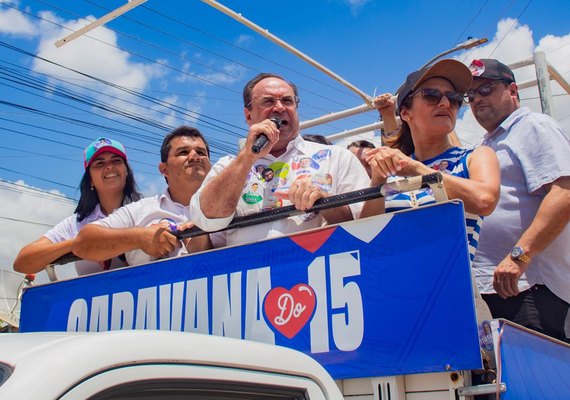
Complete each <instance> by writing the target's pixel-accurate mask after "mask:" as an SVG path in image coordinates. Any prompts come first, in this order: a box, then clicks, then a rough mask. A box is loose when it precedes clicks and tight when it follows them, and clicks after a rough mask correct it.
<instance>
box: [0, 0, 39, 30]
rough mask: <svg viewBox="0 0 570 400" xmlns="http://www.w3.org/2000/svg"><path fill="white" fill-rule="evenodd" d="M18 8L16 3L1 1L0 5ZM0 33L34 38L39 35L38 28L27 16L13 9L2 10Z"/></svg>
mask: <svg viewBox="0 0 570 400" xmlns="http://www.w3.org/2000/svg"><path fill="white" fill-rule="evenodd" d="M2 3H4V4H11V5H14V6H17V5H18V3H17V2H15V1H0V4H2ZM0 33H4V34H8V35H14V36H24V37H33V36H35V35H37V27H36V26H35V24H34V23H33V22H32V21H31V20H30V18H28V17H27V16H26V15H25V14H23V13H22V12H20V11H19V10H15V9H13V8H4V7H2V8H0Z"/></svg>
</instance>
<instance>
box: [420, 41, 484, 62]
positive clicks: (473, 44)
mask: <svg viewBox="0 0 570 400" xmlns="http://www.w3.org/2000/svg"><path fill="white" fill-rule="evenodd" d="M488 41H489V40H488V39H487V38H486V37H484V38H481V39H477V38H471V39H468V40H466V41H465V42H463V43H459V44H458V45H457V46H455V47H454V48H453V49H449V50H446V51H444V52H443V53H439V54H438V55H437V56H435V57H433V58H432V59H431V60H429V61H428V62H427V63H425V64H424V65H422V66H421V67H420V68H419V69H424V68H425V67H427V66H428V65H430V64H431V63H432V62H434V61H435V60H437V59H438V58H441V57H443V56H446V55H448V54H450V53H453V52H454V51H457V50H464V49H470V48H471V47H476V46H479V45H480V44H483V43H487V42H488Z"/></svg>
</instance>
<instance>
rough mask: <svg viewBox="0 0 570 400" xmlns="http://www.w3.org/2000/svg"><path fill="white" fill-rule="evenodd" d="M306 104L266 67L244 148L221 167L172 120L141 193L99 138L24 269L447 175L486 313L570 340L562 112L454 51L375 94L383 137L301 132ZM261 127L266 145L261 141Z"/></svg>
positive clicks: (167, 244)
mask: <svg viewBox="0 0 570 400" xmlns="http://www.w3.org/2000/svg"><path fill="white" fill-rule="evenodd" d="M299 101H300V99H299V94H298V91H297V87H296V86H295V84H294V83H292V82H289V81H287V80H285V79H284V78H283V77H281V76H279V75H277V74H271V73H262V74H259V75H257V76H255V77H254V78H253V79H251V80H250V81H249V82H248V83H247V84H246V85H245V87H244V90H243V106H244V115H245V120H246V122H247V125H248V127H249V129H248V133H247V137H246V140H245V145H244V146H243V147H242V148H241V150H239V152H238V153H237V154H235V155H228V156H226V157H222V158H221V159H219V160H218V161H217V162H216V163H215V164H214V165H211V162H210V152H209V147H208V142H207V139H206V138H205V137H204V136H203V135H202V133H200V132H199V131H198V130H197V129H195V128H191V127H187V126H182V127H179V128H177V129H175V130H174V131H172V132H170V133H169V134H168V135H166V137H165V138H164V142H163V144H162V147H161V149H160V155H161V162H160V164H159V170H160V172H161V174H162V175H163V176H164V178H165V179H166V182H167V185H168V187H167V189H166V190H165V192H164V193H162V194H160V195H157V196H154V197H149V198H141V195H140V193H139V191H138V189H137V186H136V183H135V180H134V175H133V171H132V169H131V168H130V166H129V164H128V162H127V155H126V151H125V149H124V147H123V146H122V144H121V143H119V142H117V141H115V140H111V139H108V138H99V139H97V140H96V141H95V142H93V143H91V144H90V145H89V146H88V147H87V148H86V149H85V153H84V166H85V175H84V177H83V179H82V181H81V186H80V187H81V198H80V201H79V204H78V206H77V209H76V210H75V214H74V215H72V216H70V217H68V218H67V219H65V220H64V221H62V222H61V223H60V224H58V225H56V226H55V227H54V228H53V229H51V230H50V231H48V232H47V233H46V234H45V235H44V236H42V237H41V238H40V239H38V240H36V241H35V242H33V243H30V244H28V245H27V246H25V247H24V248H23V249H22V250H21V251H20V253H19V254H18V256H17V258H16V260H15V261H14V269H15V270H17V271H19V272H26V273H33V272H38V271H40V270H42V269H43V268H45V266H46V265H48V264H49V263H51V262H52V261H53V260H55V259H57V258H58V257H60V256H62V255H64V254H66V253H68V252H70V251H72V252H73V253H74V254H76V255H78V256H80V257H81V258H82V259H83V260H82V261H79V262H77V263H76V268H77V272H78V274H80V275H83V274H90V273H94V272H98V271H103V270H107V269H110V268H116V267H121V266H125V265H138V264H141V263H147V262H150V261H153V260H156V259H160V258H165V257H173V256H179V255H182V254H188V253H193V252H197V251H202V250H206V249H210V248H218V247H222V246H226V245H237V244H242V243H247V242H252V241H258V240H263V239H267V238H271V237H275V236H280V235H287V234H290V233H294V232H298V231H301V230H307V229H313V228H318V227H322V226H324V225H329V224H336V223H340V222H344V221H349V220H352V219H357V218H363V217H368V216H372V215H377V214H381V213H384V212H392V211H397V210H402V209H407V208H412V207H418V206H421V205H425V204H430V203H433V202H435V199H434V196H433V193H431V191H430V190H429V189H425V190H419V191H415V192H412V193H401V194H397V195H394V196H389V197H387V198H380V199H376V200H369V201H367V202H364V203H357V204H351V205H345V206H340V207H337V208H334V209H329V210H324V211H321V212H318V213H316V212H309V213H304V214H301V215H296V216H292V217H288V218H284V219H281V220H277V221H274V222H267V223H263V224H261V225H256V226H252V227H247V228H242V229H230V230H223V231H221V232H216V231H220V230H222V229H225V228H226V227H228V226H229V224H230V222H231V221H232V219H233V218H234V217H235V216H243V215H249V214H252V213H255V212H259V211H263V210H268V209H272V208H277V207H282V206H284V205H289V204H292V205H294V206H295V207H296V208H297V209H299V210H302V211H306V210H309V209H310V208H311V207H312V206H313V205H314V204H315V202H316V201H317V200H319V199H321V198H325V197H328V196H331V195H335V194H340V193H345V192H350V191H353V190H358V189H362V188H365V187H368V186H371V185H379V184H382V183H385V182H387V181H388V180H395V179H401V178H402V177H407V176H415V175H423V174H429V173H433V172H436V171H439V172H441V173H442V174H443V186H444V188H445V191H446V193H447V195H448V197H449V198H451V199H461V200H462V202H463V204H464V207H465V223H466V227H467V229H466V231H467V236H468V237H467V240H468V247H469V255H470V259H471V262H472V271H473V276H474V281H475V285H474V286H475V289H476V290H475V291H476V297H477V299H478V300H477V301H480V302H481V303H482V302H483V300H484V303H483V304H484V305H485V306H488V307H489V309H490V314H489V318H490V317H491V315H492V317H493V318H506V319H509V320H512V321H514V322H517V323H519V324H521V325H523V326H527V327H529V328H532V329H535V330H537V331H539V332H542V333H545V334H548V335H550V336H552V337H555V338H557V339H560V340H563V341H569V339H568V336H567V333H566V332H565V330H564V324H565V320H566V318H567V315H568V309H569V303H570V251H569V250H568V243H570V228H569V226H568V221H569V220H570V159H569V158H568V154H570V142H569V138H568V135H567V133H565V132H564V131H563V130H562V128H561V127H560V125H559V124H558V123H557V122H556V121H554V120H553V119H552V118H550V117H548V116H546V115H542V114H538V113H533V112H531V111H530V110H529V109H528V108H525V107H521V106H520V100H519V96H518V87H517V84H516V80H515V76H514V74H513V72H512V71H511V69H510V68H509V67H508V66H506V65H505V64H503V63H501V62H500V61H498V60H494V59H481V60H474V61H473V62H472V63H471V65H470V67H467V66H466V65H464V64H463V63H461V62H458V61H455V60H441V61H439V62H437V63H435V64H433V65H431V66H430V67H427V68H424V69H421V70H418V71H415V72H412V73H411V74H409V75H408V77H407V78H406V80H405V82H404V83H403V85H402V86H401V87H400V89H399V91H398V97H397V102H394V101H393V97H392V95H390V94H384V95H381V96H378V97H377V98H375V99H374V107H375V108H376V109H377V110H378V111H379V113H380V115H381V117H382V120H383V121H384V128H383V131H382V144H383V145H381V146H375V145H374V144H373V143H371V142H368V141H365V140H360V141H356V142H353V143H351V144H350V145H349V146H348V148H344V147H341V146H336V145H332V144H331V143H330V142H328V140H327V139H326V138H325V137H323V136H320V135H304V136H301V135H300V134H299V115H298V105H299ZM464 101H466V102H468V104H469V106H470V107H471V111H472V112H473V115H474V116H475V118H476V120H477V122H478V123H479V124H480V125H481V126H482V127H483V128H484V129H485V130H486V134H485V138H484V142H483V144H482V145H480V146H477V147H475V148H464V147H461V146H460V145H458V143H457V140H456V136H455V134H454V129H455V124H456V120H457V116H458V112H459V109H460V107H461V106H462V105H463V103H464ZM397 113H399V117H400V120H401V122H399V121H398V119H397V118H396V114H397ZM275 118H278V119H279V120H280V121H281V122H280V124H279V125H280V126H279V127H278V126H277V125H278V124H276V123H275V122H274V121H275ZM272 119H273V120H272ZM261 135H264V136H265V137H266V138H267V145H265V147H262V148H261V150H260V151H259V152H254V151H252V146H253V145H254V143H255V142H256V139H258V137H260V136H261ZM565 154H566V156H565ZM194 225H195V226H198V227H199V228H201V229H202V230H204V231H207V232H216V233H211V234H210V235H203V236H200V237H195V238H192V239H186V240H183V241H180V240H178V239H177V237H176V236H175V235H174V234H173V232H174V231H176V230H182V229H186V228H188V227H191V226H194ZM479 293H481V295H479ZM481 298H482V299H483V300H482V299H481ZM478 310H479V308H478Z"/></svg>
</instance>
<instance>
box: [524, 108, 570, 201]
mask: <svg viewBox="0 0 570 400" xmlns="http://www.w3.org/2000/svg"><path fill="white" fill-rule="evenodd" d="M529 118H533V121H532V124H531V125H530V128H529V129H528V130H526V132H524V134H523V135H521V136H520V137H518V138H517V141H516V143H515V146H516V147H517V149H516V155H517V157H518V159H519V162H520V164H521V168H522V170H523V173H524V175H525V179H526V182H527V187H528V192H529V193H533V192H535V191H537V190H538V189H540V188H541V187H542V186H544V185H545V184H548V183H552V182H554V181H555V180H556V179H558V178H560V177H563V176H570V157H568V155H569V154H570V141H569V139H568V135H567V134H566V132H564V130H563V129H562V127H561V126H560V125H559V124H558V123H557V122H556V121H554V120H553V119H552V118H550V117H548V116H543V115H540V114H539V115H534V114H532V115H531V116H530V117H529Z"/></svg>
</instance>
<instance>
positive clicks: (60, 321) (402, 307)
mask: <svg viewBox="0 0 570 400" xmlns="http://www.w3.org/2000/svg"><path fill="white" fill-rule="evenodd" d="M20 327H21V331H22V332H32V331H92V332H95V331H105V330H118V329H165V330H182V331H189V332H201V333H206V334H212V335H223V336H230V337H236V338H242V339H248V340H256V341H261V342H266V343H273V344H277V345H282V346H286V347H291V348H294V349H297V350H300V351H302V352H304V353H307V354H309V355H310V356H312V357H313V358H315V359H316V360H317V361H318V362H320V363H321V364H322V365H323V366H324V367H325V368H326V369H327V370H328V372H329V373H330V374H331V375H332V376H333V377H334V378H337V379H340V378H357V377H370V376H386V375H400V374H411V373H422V372H441V371H448V370H463V369H474V368H480V367H481V358H480V349H479V338H478V329H477V322H476V317H475V306H474V301H473V288H472V284H471V275H470V266H469V255H468V250H467V240H466V230H465V220H464V213H463V206H462V204H461V203H458V202H447V203H443V204H438V205H434V206H428V207H422V208H419V209H416V210H410V211H405V212H400V213H394V214H385V215H381V216H377V217H373V218H368V219H363V220H358V221H351V222H348V223H343V224H341V225H337V226H332V227H327V228H323V229H320V230H316V231H312V232H308V233H303V234H297V235H292V236H289V237H281V238H276V239H270V240H266V241H262V242H257V243H252V244H247V245H243V246H237V247H231V248H225V249H219V250H213V251H209V252H204V253H200V254H195V255H190V256H187V257H180V258H175V259H170V260H164V261H159V262H155V263H152V264H147V265H142V266H137V267H131V268H124V269H119V270H114V271H109V272H104V273H100V274H95V275H90V276H85V277H81V278H77V279H72V280H67V281H61V282H56V283H52V284H47V285H43V286H37V287H32V288H30V289H28V290H26V292H25V294H24V296H23V300H22V313H21V325H20Z"/></svg>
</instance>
